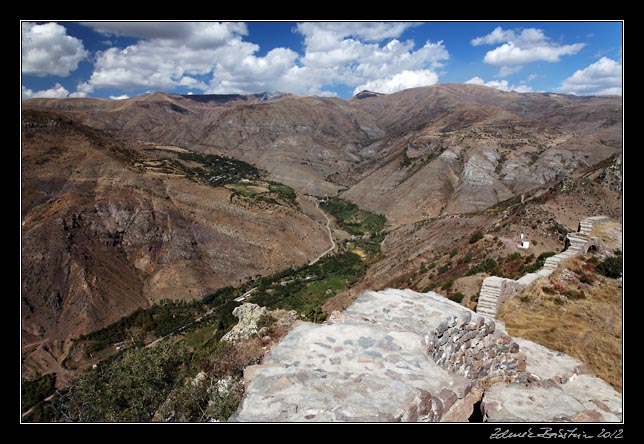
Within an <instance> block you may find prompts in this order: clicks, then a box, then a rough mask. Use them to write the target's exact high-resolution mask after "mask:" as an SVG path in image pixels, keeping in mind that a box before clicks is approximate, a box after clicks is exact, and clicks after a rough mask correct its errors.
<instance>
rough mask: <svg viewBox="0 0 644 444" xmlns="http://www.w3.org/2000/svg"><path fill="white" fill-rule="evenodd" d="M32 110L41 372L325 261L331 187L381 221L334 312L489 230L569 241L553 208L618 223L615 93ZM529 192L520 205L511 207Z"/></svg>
mask: <svg viewBox="0 0 644 444" xmlns="http://www.w3.org/2000/svg"><path fill="white" fill-rule="evenodd" d="M22 108H23V109H22V111H23V112H22V129H23V131H22V157H21V158H22V170H21V173H22V177H21V179H22V200H21V205H22V207H21V210H22V347H23V368H24V369H25V370H26V371H29V372H35V371H38V372H58V373H61V374H62V373H64V369H63V368H62V367H61V362H62V361H63V360H64V358H65V356H66V353H67V352H68V350H69V347H70V344H71V339H73V338H75V337H78V336H79V335H81V334H85V333H89V332H91V331H95V330H97V329H99V328H102V327H104V326H106V325H108V324H110V323H111V322H114V321H116V320H118V319H119V318H121V317H122V316H125V315H127V314H129V313H131V312H132V311H134V310H135V309H136V308H139V307H149V306H150V305H151V304H154V303H157V302H159V301H162V300H165V299H172V300H177V299H182V300H191V299H195V298H199V297H202V296H204V295H205V294H208V293H209V292H212V291H214V290H215V289H217V288H220V287H223V286H226V285H239V284H241V283H242V282H244V281H246V280H248V279H250V278H253V277H257V276H259V275H268V274H271V273H275V272H278V271H280V270H283V269H285V268H288V267H297V266H301V265H304V264H307V263H309V262H311V261H313V260H315V259H316V258H317V257H319V256H320V255H321V254H323V253H324V252H325V251H327V250H328V249H329V248H330V247H334V243H332V242H330V239H329V232H328V231H327V227H326V224H327V221H326V216H325V215H324V213H323V212H322V211H321V210H320V208H318V200H324V199H325V198H327V197H329V196H336V197H340V198H342V199H344V200H346V201H349V202H353V203H355V204H357V205H358V206H359V207H360V208H363V209H365V210H368V211H370V212H373V213H377V214H383V215H384V216H385V217H386V220H387V236H386V237H385V239H384V241H383V242H382V245H381V247H382V252H381V254H380V256H379V257H378V258H377V259H376V260H374V263H373V264H372V266H371V267H370V268H369V271H368V272H367V275H366V276H365V277H364V279H363V281H362V282H361V283H360V284H359V285H358V286H356V287H354V288H352V289H351V290H347V291H346V292H342V293H340V294H338V295H336V296H335V297H333V298H330V299H329V300H328V301H327V303H326V305H325V308H326V309H327V310H329V311H330V310H333V309H339V308H342V307H345V306H347V305H348V304H349V303H350V302H351V301H352V300H353V299H354V298H355V297H356V296H357V294H358V292H359V291H361V290H363V289H366V288H371V289H374V290H378V289H381V288H385V286H393V285H397V286H404V285H409V286H412V288H421V287H424V286H426V285H428V284H430V283H431V280H430V278H429V277H426V276H425V277H421V276H418V275H417V270H418V268H419V267H420V266H421V264H425V263H430V262H432V261H435V260H436V258H437V257H441V256H442V255H443V254H447V252H448V251H449V250H453V249H454V248H456V249H458V248H462V246H463V245H467V240H468V239H469V238H470V236H471V234H472V233H473V232H475V231H476V230H483V231H485V232H488V231H490V232H491V230H496V231H495V232H494V233H496V236H497V238H498V239H497V241H498V242H501V243H503V242H505V243H506V244H508V245H509V244H510V243H511V240H512V239H513V236H515V235H516V234H517V232H519V231H521V232H525V233H527V234H528V235H529V236H530V237H531V239H533V240H537V242H538V244H537V246H536V247H535V248H536V249H535V253H536V254H539V253H540V252H542V251H546V250H548V249H552V248H558V243H559V242H560V239H559V238H558V237H557V234H556V233H554V232H552V231H547V230H544V229H543V227H542V226H541V222H546V221H550V220H554V221H556V222H557V223H558V224H560V225H563V226H567V227H569V228H571V229H574V228H576V227H575V226H574V224H576V223H577V221H578V220H579V219H581V218H583V217H585V216H588V215H592V214H589V213H598V212H601V213H602V214H608V215H609V216H611V217H613V218H615V219H617V220H621V187H622V185H621V159H622V100H621V98H620V97H614V96H598V97H577V96H569V95H561V94H552V93H521V94H520V93H516V92H502V91H499V90H496V89H492V88H488V87H484V86H479V85H466V84H443V85H434V86H428V87H422V88H414V89H409V90H404V91H401V92H398V93H394V94H387V95H385V94H378V93H372V92H369V91H363V92H361V93H359V94H357V95H356V96H355V97H353V98H351V99H348V100H343V99H339V98H328V97H315V96H295V95H289V94H281V93H277V94H268V93H262V94H254V95H202V96H198V95H186V96H182V95H174V94H164V93H150V94H144V95H141V96H137V97H133V98H129V99H124V100H107V99H31V100H27V101H24V102H23V104H22ZM221 165H226V168H225V169H223V170H222V168H221ZM580 196H583V199H580ZM516 202H526V207H525V210H524V211H525V214H524V213H522V214H520V215H515V214H510V213H508V212H507V211H505V210H506V209H507V208H509V207H510V206H511V205H514V204H515V203H516ZM504 211H505V212H504ZM537 221H539V223H537ZM332 234H333V236H334V237H335V238H336V239H346V238H347V237H349V233H347V232H345V231H343V230H341V229H340V228H339V227H338V226H334V227H333V228H332ZM489 238H490V239H487V240H488V241H489V242H490V243H494V242H497V241H493V240H492V239H491V238H492V235H490V236H489ZM499 239H500V240H499ZM498 250H499V251H494V252H490V253H486V254H501V252H503V248H502V245H501V246H499V247H498ZM481 254H484V253H483V252H481ZM463 285H465V283H464V284H463Z"/></svg>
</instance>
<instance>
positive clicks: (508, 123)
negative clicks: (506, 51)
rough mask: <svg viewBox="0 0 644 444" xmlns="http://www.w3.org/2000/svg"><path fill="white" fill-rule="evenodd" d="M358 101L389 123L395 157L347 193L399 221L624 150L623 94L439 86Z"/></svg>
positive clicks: (515, 189) (547, 178)
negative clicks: (576, 95)
mask: <svg viewBox="0 0 644 444" xmlns="http://www.w3.org/2000/svg"><path fill="white" fill-rule="evenodd" d="M352 105H353V106H354V107H356V108H358V109H361V110H362V111H364V112H365V113H368V114H370V115H372V116H373V117H374V118H375V119H376V121H377V122H378V124H379V125H380V126H381V127H382V128H384V129H385V130H387V132H388V140H387V142H386V144H384V146H383V147H382V151H383V152H384V153H387V154H388V155H387V156H386V157H384V159H382V160H380V161H379V162H378V161H377V160H373V161H372V162H371V164H370V165H369V166H368V167H365V166H366V165H365V166H363V168H362V171H361V172H360V171H359V176H358V178H359V179H360V181H359V182H358V183H357V184H355V185H353V186H352V187H351V188H350V189H349V190H348V191H346V192H344V193H343V197H345V198H347V199H349V200H352V201H354V202H356V203H358V204H360V205H363V206H364V207H365V208H367V209H370V210H372V211H380V212H383V213H384V214H385V215H386V216H387V217H388V219H390V220H392V221H395V222H398V223H410V222H415V221H418V220H422V219H423V218H426V217H436V216H439V215H441V214H458V213H464V212H471V211H478V210H482V209H485V208H487V207H489V206H491V205H494V204H496V203H497V202H500V201H503V200H506V199H508V198H511V197H512V196H514V195H518V194H522V193H525V192H527V191H530V190H535V189H538V188H542V187H544V186H549V185H551V184H552V183H554V182H556V181H559V180H561V179H563V178H564V177H567V176H568V175H570V174H571V173H572V172H573V171H575V170H578V169H582V168H587V167H590V166H593V165H595V164H597V163H599V162H601V161H603V160H605V159H607V158H608V157H610V156H611V155H613V154H615V153H618V152H621V110H622V108H621V99H620V98H618V97H583V98H579V97H574V96H562V95H556V94H518V93H506V92H501V91H497V90H494V89H491V88H486V87H480V86H476V85H438V86H432V87H424V88H415V89H410V90H405V91H401V92H399V93H395V94H391V95H386V96H378V97H368V98H365V99H362V100H352ZM368 191H369V192H368ZM374 191H375V192H374Z"/></svg>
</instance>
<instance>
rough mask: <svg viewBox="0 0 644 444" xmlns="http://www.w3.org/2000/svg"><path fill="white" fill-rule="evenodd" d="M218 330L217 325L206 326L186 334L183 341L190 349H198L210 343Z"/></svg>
mask: <svg viewBox="0 0 644 444" xmlns="http://www.w3.org/2000/svg"><path fill="white" fill-rule="evenodd" d="M216 329H217V327H216V326H215V325H212V324H211V325H206V326H205V327H202V328H199V329H196V330H193V331H191V332H188V333H186V335H185V336H184V338H183V341H184V342H185V343H186V345H187V346H188V347H190V348H193V349H194V348H197V347H199V346H201V345H203V344H205V343H206V342H208V341H209V340H210V339H211V338H212V337H213V336H214V333H215V330H216Z"/></svg>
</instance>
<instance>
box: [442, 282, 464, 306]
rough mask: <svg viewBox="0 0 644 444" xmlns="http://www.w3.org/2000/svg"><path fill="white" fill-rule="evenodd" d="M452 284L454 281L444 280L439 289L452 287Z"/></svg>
mask: <svg viewBox="0 0 644 444" xmlns="http://www.w3.org/2000/svg"><path fill="white" fill-rule="evenodd" d="M453 284H454V281H447V282H444V283H443V285H441V290H449V289H450V288H452V285H453ZM459 302H460V301H459Z"/></svg>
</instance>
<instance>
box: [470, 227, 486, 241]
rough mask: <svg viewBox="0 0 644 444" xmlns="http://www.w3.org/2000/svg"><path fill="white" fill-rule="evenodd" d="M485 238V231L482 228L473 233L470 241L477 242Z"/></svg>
mask: <svg viewBox="0 0 644 444" xmlns="http://www.w3.org/2000/svg"><path fill="white" fill-rule="evenodd" d="M481 239H483V232H482V231H481V230H476V231H475V232H474V233H472V236H471V237H470V240H469V243H470V244H475V243H476V242H478V241H480V240H481Z"/></svg>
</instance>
